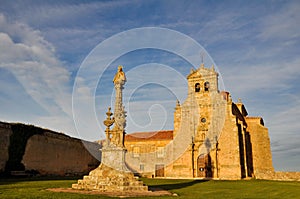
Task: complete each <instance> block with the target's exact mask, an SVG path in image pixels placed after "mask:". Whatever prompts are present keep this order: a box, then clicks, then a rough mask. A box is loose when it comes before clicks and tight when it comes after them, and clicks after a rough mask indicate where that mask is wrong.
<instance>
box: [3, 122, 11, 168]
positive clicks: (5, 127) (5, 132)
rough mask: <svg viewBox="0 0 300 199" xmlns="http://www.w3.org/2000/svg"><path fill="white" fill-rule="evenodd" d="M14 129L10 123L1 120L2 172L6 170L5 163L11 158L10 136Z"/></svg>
mask: <svg viewBox="0 0 300 199" xmlns="http://www.w3.org/2000/svg"><path fill="white" fill-rule="evenodd" d="M11 134H12V131H11V128H10V125H9V124H7V123H2V122H0V173H1V172H4V171H5V165H6V162H7V160H8V158H9V155H8V147H9V137H10V136H11Z"/></svg>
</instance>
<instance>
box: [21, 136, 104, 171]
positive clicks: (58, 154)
mask: <svg viewBox="0 0 300 199" xmlns="http://www.w3.org/2000/svg"><path fill="white" fill-rule="evenodd" d="M86 143H87V142H86ZM90 145H92V147H93V148H94V150H97V151H98V154H99V155H100V151H99V149H100V145H98V144H96V143H90ZM90 148H91V147H90ZM98 159H99V160H100V157H98ZM22 163H23V164H24V166H25V170H36V171H38V172H39V173H40V174H41V175H81V174H86V173H88V172H89V171H90V170H92V169H94V168H96V167H97V166H98V165H99V161H98V160H97V159H96V158H94V157H93V156H92V155H91V154H90V153H89V152H88V151H87V149H86V148H85V146H84V145H83V143H82V141H81V140H79V139H75V138H71V137H69V136H66V135H64V134H55V133H51V132H45V133H44V135H34V136H32V137H31V138H30V139H29V140H28V142H27V145H26V150H25V154H24V156H23V160H22Z"/></svg>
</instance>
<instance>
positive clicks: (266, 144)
mask: <svg viewBox="0 0 300 199" xmlns="http://www.w3.org/2000/svg"><path fill="white" fill-rule="evenodd" d="M247 124H248V127H247V131H249V132H250V139H251V145H252V157H253V170H254V175H255V178H257V179H268V178H269V176H273V173H274V168H273V164H272V153H271V147H270V138H269V133H268V129H267V128H266V127H264V126H263V125H262V124H260V118H257V119H255V118H254V119H253V118H252V119H250V118H248V119H247Z"/></svg>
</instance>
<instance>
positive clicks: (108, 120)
mask: <svg viewBox="0 0 300 199" xmlns="http://www.w3.org/2000/svg"><path fill="white" fill-rule="evenodd" d="M110 111H111V108H110V107H108V111H107V112H106V116H107V117H106V120H104V121H103V124H104V125H105V126H106V127H107V128H108V129H109V127H110V126H111V125H113V124H114V122H115V119H114V118H111V116H112V115H113V113H112V112H110Z"/></svg>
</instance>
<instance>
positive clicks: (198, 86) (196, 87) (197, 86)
mask: <svg viewBox="0 0 300 199" xmlns="http://www.w3.org/2000/svg"><path fill="white" fill-rule="evenodd" d="M199 91H200V84H199V83H196V84H195V92H197V93H198V92H199Z"/></svg>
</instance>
